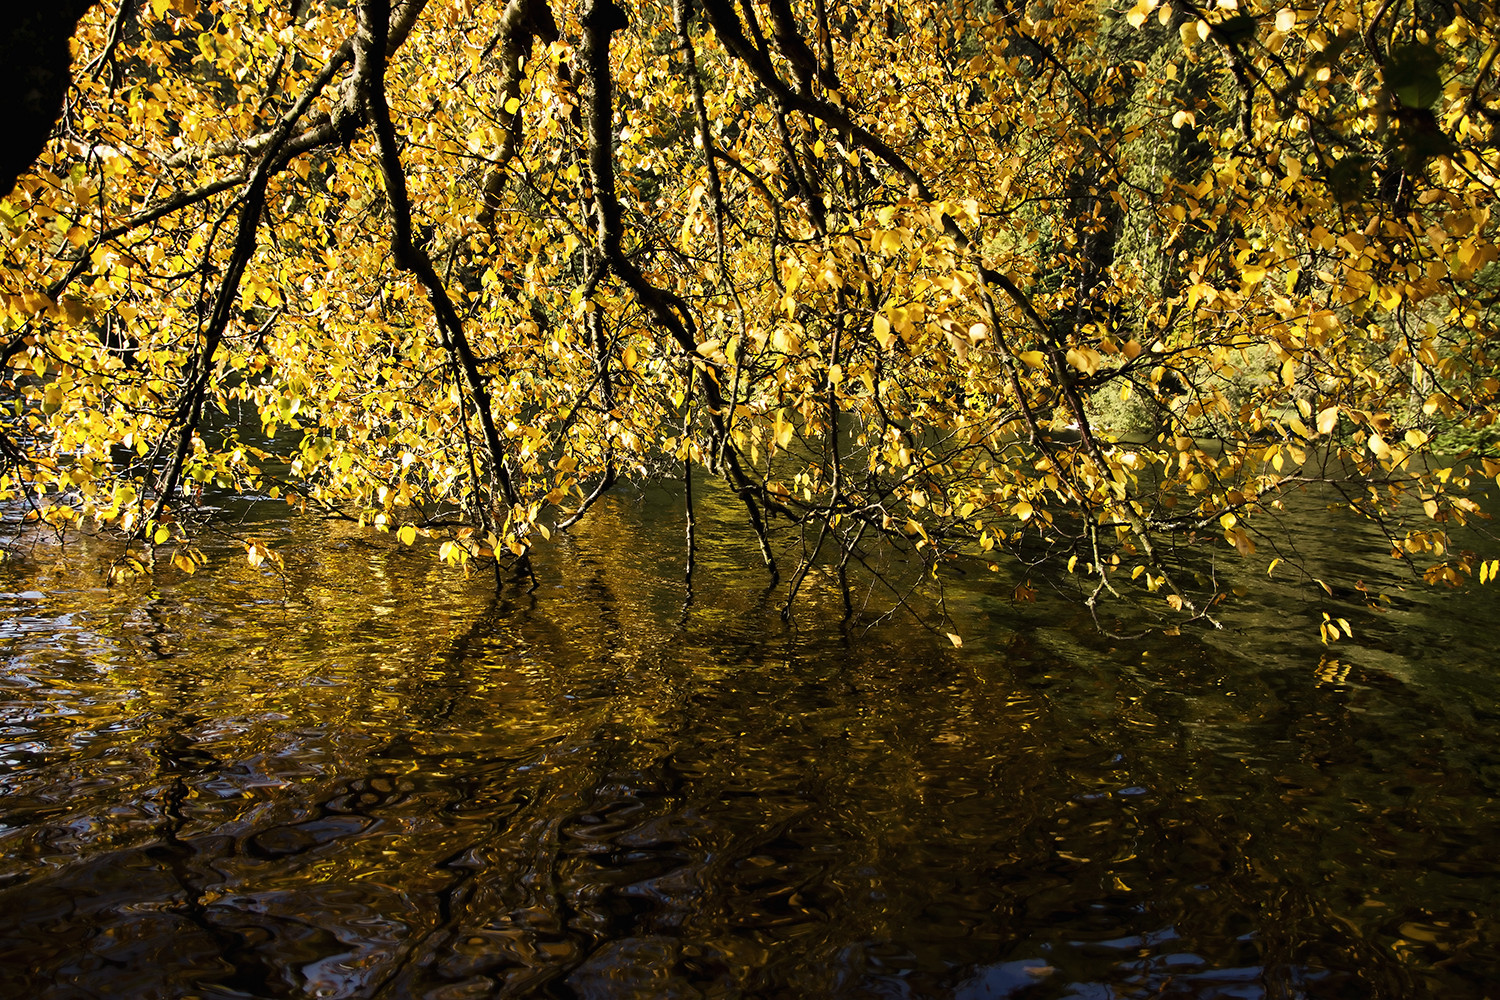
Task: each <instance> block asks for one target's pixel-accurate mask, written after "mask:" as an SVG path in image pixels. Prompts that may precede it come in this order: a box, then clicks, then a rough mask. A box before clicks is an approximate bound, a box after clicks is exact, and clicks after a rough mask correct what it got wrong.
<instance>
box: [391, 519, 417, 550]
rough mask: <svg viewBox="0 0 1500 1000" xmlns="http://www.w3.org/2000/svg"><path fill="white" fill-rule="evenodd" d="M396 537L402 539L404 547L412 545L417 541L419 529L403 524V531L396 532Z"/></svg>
mask: <svg viewBox="0 0 1500 1000" xmlns="http://www.w3.org/2000/svg"><path fill="white" fill-rule="evenodd" d="M396 537H397V538H399V539H401V544H402V545H411V544H412V543H413V542H415V541H416V540H417V529H416V526H415V525H411V524H403V525H402V526H401V530H400V531H398V532H396Z"/></svg>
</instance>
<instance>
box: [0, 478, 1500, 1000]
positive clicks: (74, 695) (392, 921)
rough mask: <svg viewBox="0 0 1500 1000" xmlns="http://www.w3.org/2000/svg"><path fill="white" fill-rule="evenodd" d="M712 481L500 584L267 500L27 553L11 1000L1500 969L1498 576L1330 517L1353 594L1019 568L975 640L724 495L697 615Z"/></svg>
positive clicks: (594, 991) (928, 993)
mask: <svg viewBox="0 0 1500 1000" xmlns="http://www.w3.org/2000/svg"><path fill="white" fill-rule="evenodd" d="M668 502H669V499H668V498H665V497H652V498H649V499H647V500H633V499H631V498H629V497H627V498H625V499H622V500H620V501H619V502H617V503H615V504H614V506H613V507H610V508H609V509H607V510H602V511H601V512H600V515H599V516H598V517H597V518H595V519H594V520H592V521H589V522H586V524H585V525H584V526H583V527H582V528H581V529H580V530H579V531H577V532H576V533H575V534H574V535H573V536H571V537H569V538H564V539H561V540H560V541H559V542H558V543H557V544H556V545H555V546H554V547H553V548H552V549H550V550H549V551H550V554H549V555H548V556H547V557H546V558H545V561H544V563H543V565H542V566H541V568H540V575H541V579H542V586H541V588H540V589H539V590H538V591H537V592H536V593H534V594H531V595H525V594H522V593H520V592H519V591H517V590H515V589H507V590H506V591H505V592H504V593H503V595H502V597H501V598H500V599H499V600H495V599H494V597H493V586H492V584H491V583H490V581H487V580H484V579H477V578H476V579H474V580H469V581H465V580H464V579H463V578H462V577H461V575H459V574H457V573H455V572H453V571H451V570H448V569H444V568H441V567H439V566H437V565H436V563H435V560H434V559H433V557H432V553H431V551H430V550H429V549H426V548H420V547H419V549H417V550H412V549H404V548H402V547H400V546H399V545H396V544H394V543H393V542H391V543H387V542H386V541H385V540H383V539H377V540H374V541H372V540H368V539H365V538H363V537H361V536H358V535H357V534H355V533H352V532H349V531H346V530H345V529H342V528H340V527H339V526H337V525H329V524H324V523H319V522H313V521H303V520H293V521H291V522H285V523H283V522H275V521H272V522H262V523H258V524H252V525H248V526H247V527H246V528H245V529H243V531H244V532H249V531H251V530H253V531H254V532H256V533H257V534H258V535H259V536H260V537H264V538H267V539H268V540H272V541H273V542H274V543H275V546H276V547H277V548H278V550H279V551H282V552H283V553H285V556H286V563H287V569H286V573H285V575H284V576H278V575H277V574H274V573H271V572H269V571H267V570H265V569H254V568H251V567H250V566H248V565H247V564H246V563H245V562H244V560H243V557H242V556H237V555H235V554H234V552H233V551H232V548H233V545H232V543H229V542H226V543H225V544H224V545H223V546H222V547H220V548H217V549H211V550H210V555H211V562H210V565H209V566H208V567H207V568H205V569H204V570H201V571H200V572H199V573H198V574H196V575H194V576H192V577H186V576H183V575H181V574H180V573H178V572H177V571H176V570H173V569H170V568H167V569H163V570H161V571H159V572H158V574H157V576H156V578H155V579H154V581H147V582H141V581H136V582H133V583H129V584H125V585H122V586H117V587H114V588H106V587H104V586H103V582H102V581H103V578H104V577H103V570H104V565H105V561H106V560H107V559H109V558H110V557H112V555H113V554H114V550H112V549H111V548H110V547H109V546H108V545H106V544H104V543H102V542H87V541H72V542H69V544H68V545H67V546H66V547H64V548H59V547H58V546H57V545H56V544H55V543H52V542H46V541H31V542H28V543H27V544H26V545H25V546H24V547H22V548H21V550H20V552H19V554H18V555H16V556H14V557H13V558H12V559H11V560H9V561H8V562H6V563H4V564H0V589H4V590H6V591H7V593H5V594H4V595H3V596H0V642H3V644H4V645H3V649H4V657H3V661H0V995H3V996H16V997H23V996H24V997H38V998H65V997H66V998H73V997H108V998H117V997H121V998H123V997H202V998H229V997H314V996H316V997H349V998H355V997H382V998H404V997H431V998H434V1000H436V998H453V1000H457V998H478V997H507V996H517V997H520V996H537V997H580V998H606V997H653V998H654V997H767V998H770V997H787V998H794V997H795V998H802V997H954V998H963V1000H977V998H995V997H1019V998H1026V1000H1032V998H1035V1000H1052V998H1074V1000H1105V998H1113V997H1159V996H1160V997H1201V998H1213V997H1226V998H1228V997H1235V998H1250V997H1303V996H1306V997H1366V996H1373V997H1393V998H1395V997H1400V998H1407V997H1423V996H1433V997H1481V996H1486V995H1492V993H1493V989H1494V987H1493V985H1492V983H1493V982H1494V981H1500V906H1497V902H1500V881H1497V874H1500V805H1497V804H1496V802H1495V794H1496V791H1497V786H1500V738H1497V737H1500V709H1497V706H1500V683H1497V680H1496V676H1497V672H1496V669H1495V668H1496V665H1497V661H1500V655H1497V652H1496V636H1495V632H1494V631H1493V629H1492V627H1491V626H1492V623H1493V622H1495V621H1496V620H1497V619H1496V617H1495V608H1496V606H1495V600H1494V598H1493V597H1492V596H1491V595H1490V594H1484V593H1479V594H1473V595H1460V596H1458V597H1457V599H1454V600H1448V601H1440V600H1439V599H1437V598H1436V597H1435V596H1434V595H1428V594H1425V593H1423V592H1421V591H1420V590H1416V589H1414V590H1407V591H1396V590H1392V591H1391V592H1392V595H1393V602H1392V604H1391V606H1390V609H1389V610H1387V611H1385V612H1381V613H1377V612H1374V611H1370V610H1368V609H1366V608H1365V606H1364V603H1363V600H1362V599H1360V600H1356V598H1359V593H1358V591H1357V590H1355V589H1354V584H1355V583H1356V582H1370V583H1372V584H1374V583H1379V582H1380V581H1381V580H1386V581H1387V582H1389V581H1390V580H1391V579H1394V578H1390V577H1386V576H1384V575H1383V574H1385V573H1387V572H1388V571H1387V570H1386V569H1385V568H1384V567H1383V566H1381V565H1379V564H1376V563H1370V562H1361V561H1359V559H1358V558H1356V556H1355V555H1353V554H1352V553H1353V551H1354V549H1355V546H1353V545H1352V544H1351V541H1352V540H1354V539H1355V537H1356V536H1357V531H1356V529H1355V528H1353V527H1352V526H1347V525H1345V524H1344V522H1337V523H1338V524H1339V525H1340V526H1339V527H1338V529H1337V530H1338V532H1342V533H1343V534H1335V533H1334V532H1333V529H1332V528H1330V527H1328V525H1325V524H1323V523H1322V522H1320V521H1317V520H1316V518H1313V519H1312V520H1310V521H1309V524H1308V526H1307V527H1306V528H1305V529H1304V530H1303V531H1302V534H1300V535H1299V536H1298V541H1299V544H1300V545H1301V546H1302V547H1303V550H1304V554H1305V555H1306V556H1307V558H1308V559H1309V562H1310V563H1311V564H1313V565H1314V566H1317V567H1321V570H1320V572H1321V573H1322V575H1323V576H1324V578H1325V579H1327V580H1328V582H1329V583H1330V584H1331V585H1332V586H1333V587H1334V590H1335V594H1338V595H1339V597H1338V598H1329V599H1328V600H1327V601H1324V602H1319V601H1314V600H1311V599H1310V598H1309V597H1308V590H1307V589H1306V588H1293V587H1291V586H1290V585H1289V584H1283V583H1282V582H1280V580H1279V579H1278V580H1273V581H1269V582H1268V581H1265V579H1264V577H1263V576H1262V577H1261V578H1260V582H1259V583H1253V584H1252V585H1253V586H1255V587H1256V590H1255V591H1254V592H1253V594H1252V598H1251V599H1250V600H1246V601H1243V602H1236V603H1232V604H1231V605H1230V606H1229V607H1228V608H1227V610H1226V613H1225V620H1226V625H1228V626H1229V627H1228V629H1226V631H1225V632H1223V633H1213V634H1209V635H1192V634H1189V635H1184V636H1181V637H1177V638H1169V637H1158V638H1157V639H1154V640H1150V641H1135V642H1129V641H1116V640H1110V639H1108V638H1106V637H1104V636H1102V635H1101V634H1100V633H1099V632H1097V631H1096V630H1095V628H1094V626H1093V624H1092V622H1091V620H1090V619H1089V618H1088V616H1087V615H1086V614H1084V613H1083V612H1082V611H1081V609H1080V608H1079V607H1078V606H1077V605H1075V604H1070V603H1066V602H1063V601H1059V600H1055V599H1052V598H1049V597H1046V596H1044V597H1043V599H1042V600H1041V601H1040V602H1039V603H1037V604H1035V605H1023V606H1018V605H1015V604H1013V603H1012V602H1011V601H1010V599H1009V596H1008V595H1009V593H1010V587H1009V585H1008V582H1007V581H1004V580H999V581H998V582H997V578H995V577H991V576H986V578H985V579H984V580H976V581H974V583H973V584H972V585H971V586H968V587H966V588H965V587H960V588H958V589H956V590H954V591H952V592H950V593H949V595H948V598H949V604H950V609H951V610H953V612H954V614H955V618H956V622H957V624H956V626H955V628H956V629H957V630H958V631H959V632H961V633H962V634H963V635H964V638H965V646H964V648H963V649H962V650H956V649H953V648H952V647H951V646H950V644H949V643H948V641H947V640H946V639H945V638H943V637H942V635H941V634H936V635H934V634H933V633H930V632H928V631H924V630H922V629H920V628H918V627H916V626H914V625H913V624H912V623H911V621H910V620H909V619H906V620H893V621H891V622H889V623H886V624H882V625H877V626H875V627H872V628H868V629H866V628H864V627H863V626H861V627H859V628H847V627H842V626H841V625H840V623H839V618H838V615H837V613H836V611H837V608H838V606H839V604H840V602H839V600H838V598H837V596H836V595H835V594H833V593H831V592H825V591H823V590H821V589H820V588H819V586H818V585H816V584H815V585H813V586H811V588H810V590H809V594H808V599H807V603H806V604H805V606H804V608H803V610H802V612H801V613H800V614H799V616H798V617H797V619H796V620H795V622H794V623H793V625H792V626H786V625H783V624H782V622H781V621H780V619H779V617H778V615H777V612H778V610H779V601H780V599H781V592H779V591H778V592H775V593H771V594H767V593H766V592H765V591H764V580H763V579H762V577H761V576H760V575H759V574H757V573H756V572H755V571H754V569H753V567H747V566H746V565H744V564H747V563H749V562H750V561H751V560H750V556H749V553H750V551H751V550H750V549H749V548H748V547H747V545H746V540H745V539H744V538H743V536H742V535H740V534H739V533H738V531H737V530H735V529H732V528H731V527H730V524H729V522H728V521H727V520H716V519H715V516H714V512H713V511H712V510H709V511H708V515H709V516H708V517H707V519H706V525H705V527H704V529H703V530H704V533H705V534H706V535H708V536H709V538H708V539H707V541H706V543H705V550H704V552H702V553H701V554H700V563H699V574H698V577H697V580H696V583H697V592H696V594H695V596H694V600H693V602H692V604H691V605H689V606H687V607H686V608H684V606H683V590H682V585H681V564H682V555H683V553H682V542H681V538H680V528H679V527H678V522H677V521H675V520H672V519H670V518H669V517H668V515H667V512H666V511H665V510H664V505H665V504H667V503H668ZM1331 523H1333V522H1330V524H1331ZM659 524H666V525H669V527H652V525H659ZM1351 533H1354V534H1351ZM1224 571H1225V572H1233V569H1232V567H1229V568H1225V569H1224ZM1257 575H1259V574H1258V573H1257ZM1248 579H1249V578H1248V577H1247V581H1248ZM1011 582H1013V581H1011ZM1322 611H1329V612H1330V613H1333V614H1336V615H1345V616H1347V617H1349V618H1350V619H1351V621H1352V622H1353V623H1354V625H1355V627H1356V630H1357V636H1356V640H1355V641H1354V642H1346V643H1342V644H1340V645H1339V646H1338V647H1336V648H1334V649H1331V650H1330V649H1325V648H1324V647H1322V646H1321V645H1319V643H1318V641H1317V621H1318V620H1319V619H1320V616H1321V612H1322Z"/></svg>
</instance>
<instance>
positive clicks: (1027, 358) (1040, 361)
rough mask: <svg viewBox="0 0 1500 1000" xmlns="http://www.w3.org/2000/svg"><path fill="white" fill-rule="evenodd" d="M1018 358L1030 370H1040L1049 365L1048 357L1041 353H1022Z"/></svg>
mask: <svg viewBox="0 0 1500 1000" xmlns="http://www.w3.org/2000/svg"><path fill="white" fill-rule="evenodd" d="M1017 357H1019V358H1020V359H1021V360H1022V361H1023V362H1025V363H1026V365H1027V366H1028V367H1030V368H1040V367H1042V366H1043V365H1045V364H1046V363H1047V355H1045V354H1043V353H1042V352H1041V351H1022V352H1021V353H1020V354H1018V355H1017Z"/></svg>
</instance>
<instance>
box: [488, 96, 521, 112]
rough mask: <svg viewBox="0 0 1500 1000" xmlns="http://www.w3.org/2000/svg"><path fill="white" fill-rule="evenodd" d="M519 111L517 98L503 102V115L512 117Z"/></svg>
mask: <svg viewBox="0 0 1500 1000" xmlns="http://www.w3.org/2000/svg"><path fill="white" fill-rule="evenodd" d="M491 106H492V107H493V105H491ZM520 110H521V99H520V98H518V97H512V98H511V99H510V100H508V101H506V102H505V113H506V114H508V115H513V114H515V113H516V112H517V111H520Z"/></svg>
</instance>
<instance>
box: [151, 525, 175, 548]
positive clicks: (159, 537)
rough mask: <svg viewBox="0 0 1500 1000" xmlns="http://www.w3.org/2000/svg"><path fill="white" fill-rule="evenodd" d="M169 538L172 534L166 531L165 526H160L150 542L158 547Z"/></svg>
mask: <svg viewBox="0 0 1500 1000" xmlns="http://www.w3.org/2000/svg"><path fill="white" fill-rule="evenodd" d="M171 537H172V533H171V532H170V531H168V530H167V529H166V527H165V526H162V527H159V528H157V529H156V534H154V535H152V536H151V540H152V541H153V542H155V543H156V544H157V545H160V544H162V543H163V542H165V541H166V540H167V539H169V538H171Z"/></svg>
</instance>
